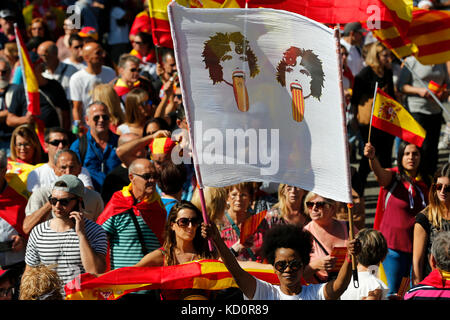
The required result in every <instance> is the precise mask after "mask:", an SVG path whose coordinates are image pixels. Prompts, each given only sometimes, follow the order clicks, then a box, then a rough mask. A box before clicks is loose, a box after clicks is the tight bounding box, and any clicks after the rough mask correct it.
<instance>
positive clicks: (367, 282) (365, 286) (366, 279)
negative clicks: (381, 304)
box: [341, 271, 389, 300]
mask: <svg viewBox="0 0 450 320" xmlns="http://www.w3.org/2000/svg"><path fill="white" fill-rule="evenodd" d="M358 283H359V287H358V288H355V286H354V285H353V277H352V280H351V281H350V284H349V285H348V287H347V290H345V291H344V293H343V294H342V295H341V300H361V299H362V298H363V297H367V296H368V295H369V291H373V290H375V289H382V291H383V292H382V294H381V300H387V292H388V291H389V289H388V287H387V286H386V284H385V283H384V282H383V281H381V280H380V279H379V278H378V277H377V276H376V274H374V273H372V272H370V271H362V272H358Z"/></svg>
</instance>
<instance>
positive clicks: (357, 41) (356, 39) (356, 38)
mask: <svg viewBox="0 0 450 320" xmlns="http://www.w3.org/2000/svg"><path fill="white" fill-rule="evenodd" d="M351 40H352V44H354V45H358V46H359V45H361V43H362V40H363V34H362V33H361V32H359V31H353V34H352V39H351Z"/></svg>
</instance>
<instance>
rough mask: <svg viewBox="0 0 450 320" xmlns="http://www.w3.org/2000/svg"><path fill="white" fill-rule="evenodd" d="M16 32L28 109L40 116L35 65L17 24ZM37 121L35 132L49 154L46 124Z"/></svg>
mask: <svg viewBox="0 0 450 320" xmlns="http://www.w3.org/2000/svg"><path fill="white" fill-rule="evenodd" d="M14 32H15V33H16V42H17V49H18V51H19V60H20V65H21V66H22V77H23V85H24V89H25V93H26V94H25V97H26V100H27V105H28V106H27V109H28V111H29V112H31V114H32V115H34V116H39V115H40V114H41V106H40V102H39V84H38V81H37V79H36V76H35V74H34V70H33V64H32V63H31V59H30V56H29V54H28V50H27V47H26V46H25V43H24V42H23V38H22V35H21V34H20V31H19V28H18V27H17V24H15V25H14ZM34 120H35V131H36V134H37V136H38V138H39V142H40V143H41V146H42V148H43V150H44V151H45V152H47V148H46V147H45V141H44V130H45V126H44V122H43V121H42V120H41V119H39V118H37V117H34Z"/></svg>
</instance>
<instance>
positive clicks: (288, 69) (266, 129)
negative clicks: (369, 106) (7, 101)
mask: <svg viewBox="0 0 450 320" xmlns="http://www.w3.org/2000/svg"><path fill="white" fill-rule="evenodd" d="M169 17H170V23H171V28H172V36H173V39H174V44H175V55H176V61H177V66H178V70H179V71H180V83H181V88H182V92H183V98H184V106H185V109H186V114H187V119H188V122H189V130H190V136H191V141H193V142H194V143H193V149H194V150H193V151H194V152H193V155H194V157H195V160H196V161H195V163H196V164H198V165H199V171H197V173H198V172H200V173H201V175H200V176H199V178H201V179H202V180H200V179H198V180H199V181H202V182H203V183H204V185H206V186H211V187H223V186H227V185H232V184H235V183H238V182H242V181H271V182H278V183H287V184H289V185H295V186H299V187H301V188H303V189H306V190H312V191H314V192H317V193H319V194H321V195H323V196H325V197H329V198H333V199H335V200H337V201H343V202H346V203H351V187H350V181H349V177H350V174H349V166H348V157H347V138H346V131H345V121H344V110H343V108H342V105H343V96H342V94H341V89H340V87H339V75H340V71H339V70H340V69H339V59H338V53H337V52H338V51H337V50H338V49H337V39H336V38H335V35H334V31H333V30H332V29H330V28H327V27H325V26H324V25H322V24H319V23H317V22H315V21H312V20H310V19H308V18H305V17H302V16H300V15H297V14H294V13H291V12H286V11H279V10H272V9H264V8H262V9H248V10H245V9H228V10H222V9H209V10H204V9H189V8H184V7H182V6H179V5H176V3H171V4H170V6H169ZM280 21H282V22H283V23H280ZM172 159H173V160H174V155H173V154H172Z"/></svg>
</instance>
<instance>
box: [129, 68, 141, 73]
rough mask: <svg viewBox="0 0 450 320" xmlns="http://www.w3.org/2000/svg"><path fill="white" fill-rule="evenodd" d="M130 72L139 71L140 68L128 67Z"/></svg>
mask: <svg viewBox="0 0 450 320" xmlns="http://www.w3.org/2000/svg"><path fill="white" fill-rule="evenodd" d="M130 71H131V72H140V71H141V70H139V68H132V69H130Z"/></svg>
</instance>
